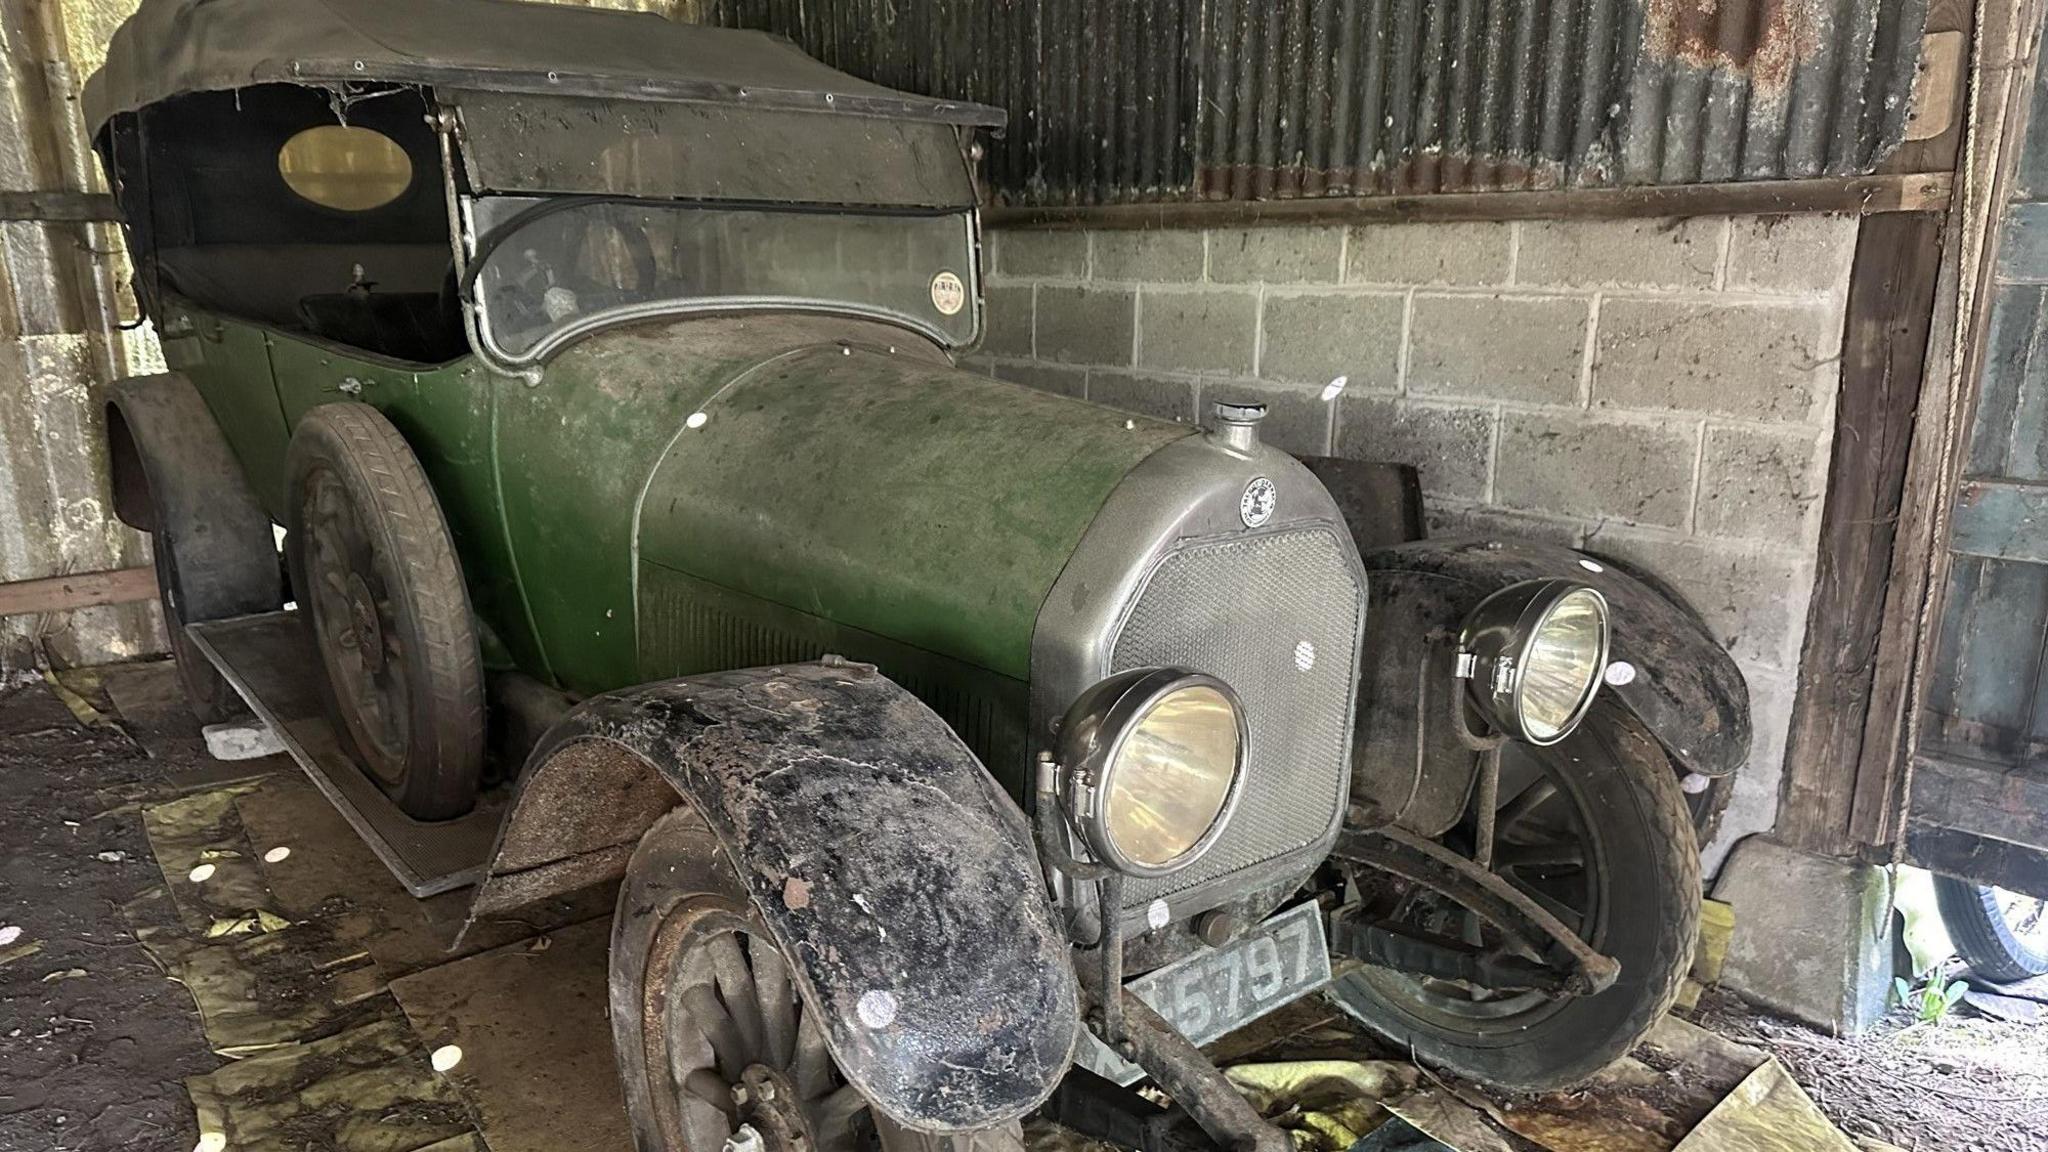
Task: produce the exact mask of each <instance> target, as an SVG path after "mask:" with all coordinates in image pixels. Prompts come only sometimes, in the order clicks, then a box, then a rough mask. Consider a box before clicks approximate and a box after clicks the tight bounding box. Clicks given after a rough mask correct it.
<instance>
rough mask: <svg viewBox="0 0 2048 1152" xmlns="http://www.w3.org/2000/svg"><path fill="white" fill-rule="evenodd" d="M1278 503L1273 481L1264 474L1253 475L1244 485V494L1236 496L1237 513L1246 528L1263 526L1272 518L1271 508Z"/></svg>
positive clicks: (1278, 498)
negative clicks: (1249, 481)
mask: <svg viewBox="0 0 2048 1152" xmlns="http://www.w3.org/2000/svg"><path fill="white" fill-rule="evenodd" d="M1279 504H1280V493H1279V491H1278V490H1277V489H1275V488H1274V487H1273V482H1272V481H1271V480H1268V479H1266V478H1265V477H1264V476H1255V477H1253V478H1252V482H1251V483H1249V484H1247V485H1245V486H1244V495H1242V496H1240V497H1238V498H1237V514H1238V516H1239V517H1240V518H1242V519H1243V520H1244V526H1245V527H1247V528H1260V527H1264V526H1265V523H1266V521H1268V520H1271V519H1272V518H1273V509H1274V508H1276V507H1278V506H1279Z"/></svg>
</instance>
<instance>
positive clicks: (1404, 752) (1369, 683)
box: [1353, 540, 1750, 835]
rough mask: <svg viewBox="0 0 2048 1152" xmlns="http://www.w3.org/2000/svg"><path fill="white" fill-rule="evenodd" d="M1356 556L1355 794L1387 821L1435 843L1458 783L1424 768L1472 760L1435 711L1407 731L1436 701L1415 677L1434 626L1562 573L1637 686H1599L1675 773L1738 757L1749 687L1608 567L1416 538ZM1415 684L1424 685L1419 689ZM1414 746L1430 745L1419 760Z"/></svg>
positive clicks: (1660, 600)
mask: <svg viewBox="0 0 2048 1152" xmlns="http://www.w3.org/2000/svg"><path fill="white" fill-rule="evenodd" d="M1364 560H1365V567H1366V572H1367V575H1368V579H1369V580H1370V581H1371V585H1372V590H1373V605H1372V610H1371V614H1370V615H1369V617H1368V619H1369V620H1370V621H1371V624H1370V625H1369V627H1370V628H1371V632H1370V633H1369V635H1368V637H1367V642H1366V643H1367V647H1366V653H1365V658H1364V659H1365V669H1364V676H1363V684H1364V687H1363V689H1362V694H1361V698H1360V702H1359V717H1360V720H1359V724H1360V732H1359V735H1358V741H1357V744H1356V747H1357V748H1358V749H1359V752H1358V753H1357V754H1356V757H1357V759H1356V763H1355V765H1354V771H1353V780H1354V785H1353V790H1354V793H1355V794H1356V795H1358V797H1359V798H1360V799H1362V800H1367V801H1369V802H1371V803H1373V804H1374V805H1376V806H1378V808H1379V809H1380V810H1381V811H1383V812H1385V813H1386V814H1387V815H1388V816H1389V817H1390V818H1393V819H1397V820H1399V821H1400V822H1401V823H1403V824H1404V825H1408V826H1410V827H1412V828H1414V829H1415V830H1416V831H1418V832H1422V833H1423V834H1425V835H1436V834H1438V833H1440V832H1442V831H1443V829H1444V828H1446V827H1448V826H1449V823H1450V822H1451V821H1454V820H1455V819H1456V817H1457V815H1458V813H1459V812H1461V811H1462V810H1463V805H1462V798H1463V791H1462V787H1463V786H1462V785H1458V784H1456V783H1455V782H1453V781H1450V780H1425V779H1421V778H1419V777H1420V776H1421V767H1420V766H1421V765H1423V764H1428V765H1429V766H1430V768H1431V770H1432V772H1436V771H1438V770H1440V769H1441V767H1442V766H1443V765H1444V764H1445V763H1446V762H1447V759H1448V760H1449V762H1458V758H1459V757H1460V756H1463V757H1464V758H1465V759H1469V758H1470V757H1469V755H1468V754H1465V753H1463V752H1462V750H1461V746H1460V745H1458V744H1457V742H1456V739H1455V737H1454V736H1453V735H1452V734H1451V733H1450V732H1448V731H1446V730H1445V729H1447V728H1448V725H1447V724H1444V723H1436V722H1435V721H1437V720H1438V719H1439V717H1438V716H1437V715H1434V714H1432V715H1430V716H1428V717H1426V718H1424V719H1427V720H1429V721H1431V723H1429V724H1426V725H1418V722H1417V721H1418V716H1417V700H1418V691H1427V692H1429V693H1439V692H1441V691H1442V690H1443V689H1444V687H1445V686H1446V684H1445V680H1444V677H1442V676H1438V675H1437V674H1436V673H1437V671H1438V670H1435V669H1431V670H1428V671H1427V672H1425V671H1424V670H1423V669H1421V668H1420V667H1419V666H1418V661H1420V660H1422V659H1423V658H1424V653H1426V652H1428V651H1429V650H1430V645H1429V644H1428V642H1427V639H1426V638H1427V637H1428V636H1429V635H1430V634H1431V633H1432V632H1437V631H1440V630H1445V629H1451V630H1455V629H1456V628H1457V627H1458V625H1459V623H1460V622H1462V621H1463V620H1464V618H1465V615H1466V614H1467V613H1468V612H1470V611H1471V610H1472V609H1473V607H1475V606H1476V605H1477V604H1478V603H1479V602H1480V601H1481V600H1483V599H1485V598H1486V597H1487V596H1488V595H1490V594H1491V593H1493V592H1495V591H1497V590H1499V589H1501V588H1504V587H1506V586H1508V585H1510V584H1515V583H1519V582H1521V581H1524V580H1536V579H1543V578H1546V577H1565V578H1568V579H1572V580H1577V581H1580V582H1581V583H1584V584H1587V585H1590V586H1591V587H1593V588H1595V589H1598V590H1599V592H1600V593H1601V595H1603V596H1605V597H1606V598H1607V603H1608V607H1609V609H1610V611H1611V618H1612V624H1613V647H1612V659H1613V660H1615V661H1622V662H1626V663H1627V664H1628V665H1629V666H1630V667H1631V668H1632V669H1633V671H1634V678H1633V679H1632V680H1629V681H1628V682H1627V683H1624V684H1619V685H1616V684H1613V683H1611V682H1610V683H1609V684H1607V685H1606V686H1604V687H1602V688H1601V689H1600V691H1601V693H1602V694H1603V695H1604V696H1607V697H1608V698H1610V699H1612V700H1614V701H1616V702H1618V703H1619V704H1621V705H1622V706H1623V707H1624V708H1626V709H1627V710H1628V711H1629V712H1630V713H1631V714H1633V715H1634V716H1635V717H1636V718H1637V719H1638V720H1640V721H1641V722H1642V724H1643V726H1644V727H1645V728H1647V729H1648V730H1649V731H1650V732H1651V733H1652V734H1653V735H1655V736H1656V738H1657V740H1658V742H1659V743H1661V744H1662V745H1663V746H1664V748H1665V750H1666V751H1668V752H1669V753H1670V754H1671V758H1672V759H1673V760H1674V761H1675V762H1676V763H1677V764H1678V765H1679V766H1680V767H1682V768H1684V769H1685V770H1687V771H1691V772H1697V773H1700V774H1701V775H1705V776H1725V775H1728V774H1729V773H1731V772H1734V771H1735V770H1736V769H1737V768H1740V767H1741V766H1742V765H1743V763H1744V762H1745V761H1746V760H1748V758H1749V748H1750V722H1749V688H1748V685H1747V684H1745V683H1744V682H1743V679H1742V670H1741V669H1740V668H1738V667H1736V664H1735V660H1734V659H1733V658H1732V657H1731V656H1729V655H1728V653H1727V652H1726V651H1725V650H1724V649H1723V648H1722V647H1721V645H1720V644H1719V643H1717V642H1716V641H1715V639H1714V637H1713V635H1712V634H1711V633H1710V632H1709V631H1708V630H1707V628H1706V626H1705V625H1704V624H1702V623H1701V622H1700V620H1699V618H1698V617H1697V616H1695V615H1694V614H1693V613H1692V612H1691V611H1690V610H1689V609H1688V608H1686V607H1685V606H1684V605H1683V604H1682V603H1681V602H1680V601H1678V599H1677V598H1676V597H1675V595H1673V594H1671V593H1669V592H1667V591H1665V590H1663V589H1661V588H1658V587H1656V586H1654V585H1653V584H1651V583H1650V582H1648V581H1647V580H1645V579H1643V578H1641V577H1639V576H1637V575H1634V574H1631V573H1629V572H1626V571H1623V570H1622V569H1621V568H1619V567H1617V566H1616V565H1615V564H1614V563H1613V562H1612V561H1609V560H1604V559H1598V558H1595V557H1592V556H1588V555H1586V554H1585V553H1582V552H1576V551H1573V550H1572V549H1569V548H1560V547H1557V546H1555V545H1549V544H1536V543H1521V542H1516V543H1508V542H1503V541H1495V540H1464V541H1418V542H1415V543H1410V544H1400V545H1396V546H1393V547H1388V548H1381V549H1377V550H1375V551H1372V552H1369V553H1367V554H1366V555H1365V557H1364ZM1445 674H1446V675H1447V674H1448V673H1447V670H1445ZM1422 681H1427V682H1428V683H1427V685H1426V687H1425V688H1419V687H1418V684H1419V682H1422ZM1421 699H1422V700H1423V701H1424V704H1423V706H1424V707H1426V708H1430V709H1432V710H1433V711H1443V710H1442V709H1438V708H1437V707H1436V704H1435V703H1431V702H1430V701H1432V700H1437V701H1439V702H1440V698H1439V697H1436V696H1424V697H1421ZM1418 740H1424V741H1427V742H1428V746H1427V747H1425V748H1423V749H1421V750H1420V751H1421V752H1422V755H1421V756H1418V748H1417V741H1418ZM1439 744H1441V745H1442V747H1441V748H1439V747H1437V745H1439ZM1437 753H1442V754H1437ZM1451 775H1456V774H1455V773H1452V774H1451ZM1453 792H1455V793H1456V796H1455V797H1453V796H1452V795H1451V793H1453Z"/></svg>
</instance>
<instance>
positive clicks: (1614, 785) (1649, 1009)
mask: <svg viewBox="0 0 2048 1152" xmlns="http://www.w3.org/2000/svg"><path fill="white" fill-rule="evenodd" d="M1497 820H1498V821H1499V826H1498V828H1497V832H1496V843H1495V866H1494V870H1495V871H1496V872H1497V873H1498V874H1499V875H1500V876H1501V877H1502V878H1504V879H1506V880H1507V881H1508V882H1509V883H1511V884H1513V885H1515V886H1516V887H1517V888H1520V889H1522V890H1523V891H1524V892H1525V893H1528V894H1529V895H1530V896H1532V897H1533V898H1535V899H1536V901H1537V902H1538V903H1540V904H1542V905H1543V906H1544V907H1546V908H1547V909H1549V910H1550V911H1551V912H1552V913H1553V914H1555V915H1556V916H1558V918H1559V919H1561V920H1563V921H1564V923H1565V924H1566V926H1568V927H1571V928H1573V929H1575V930H1576V931H1578V932H1579V934H1580V935H1581V936H1582V937H1584V938H1585V939H1586V940H1587V941H1588V942H1589V943H1590V944H1592V946H1593V947H1594V948H1595V949H1597V950H1599V951H1600V952H1603V953H1605V954H1606V955H1608V956H1611V957H1613V958H1614V959H1615V960H1617V961H1619V962H1620V964H1621V975H1620V978H1619V979H1618V980H1617V981H1616V982H1615V983H1614V985H1613V986H1612V987H1610V988H1609V989H1607V990H1606V991H1605V992H1601V993H1599V994H1598V995H1593V996H1580V997H1563V998H1559V999H1555V1000H1552V999H1547V998H1545V997H1544V996H1542V995H1541V994H1540V993H1534V992H1528V993H1512V992H1502V993H1488V992H1485V991H1482V990H1477V989H1473V988H1471V987H1469V986H1466V985H1463V984H1459V983H1456V982H1451V981H1440V980H1433V979H1427V978H1423V977H1418V976H1412V975H1409V974H1406V973H1402V972H1396V971H1393V970H1391V969H1386V968H1375V967H1366V968H1363V969H1360V970H1358V971H1355V972H1351V973H1348V974H1346V975H1345V976H1344V977H1342V978H1341V979H1339V980H1338V982H1337V986H1336V993H1337V997H1338V1000H1339V1001H1340V1003H1342V1004H1343V1005H1344V1007H1345V1008H1346V1009H1348V1010H1349V1011H1350V1012H1351V1013H1352V1014H1353V1015H1356V1016H1357V1017H1359V1018H1360V1019H1361V1020H1363V1021H1364V1022H1365V1023H1366V1024H1367V1025H1369V1026H1370V1027H1372V1028H1373V1029H1374V1030H1376V1031H1378V1032H1380V1033H1382V1034H1384V1035H1385V1036H1386V1037H1387V1038H1388V1039H1390V1040H1392V1041H1393V1042H1394V1043H1395V1044H1396V1045H1398V1046H1399V1047H1401V1048H1403V1049H1407V1050H1412V1051H1413V1052H1414V1053H1415V1054H1416V1055H1417V1056H1419V1057H1421V1058H1422V1059H1423V1060H1425V1061H1427V1062H1430V1063H1434V1064H1438V1065H1441V1066H1443V1067H1446V1068H1449V1069H1451V1070H1452V1071H1454V1072H1457V1073H1458V1074H1460V1075H1463V1076H1467V1077H1470V1078H1472V1079H1477V1080H1484V1081H1487V1082H1489V1083H1493V1084H1498V1085H1501V1086H1503V1087H1507V1088H1512V1089H1516V1090H1521V1091H1532V1092H1541V1091H1552V1090H1555V1089H1559V1088H1565V1087H1569V1086H1571V1085H1574V1084H1577V1083H1580V1082H1582V1081H1584V1080H1585V1079H1586V1078H1588V1077H1590V1076H1592V1075H1593V1074H1594V1073H1596V1072H1598V1071H1600V1070H1601V1069H1602V1068H1605V1067H1606V1066H1607V1065H1608V1064H1610V1063H1612V1062H1614V1061H1615V1060H1617V1059H1620V1058H1621V1057H1622V1056H1624V1055H1627V1053H1628V1052H1629V1050H1630V1049H1631V1048H1633V1047H1635V1045H1636V1043H1637V1042H1638V1041H1640V1040H1641V1039H1642V1038H1643V1036H1644V1035H1646V1034H1647V1033H1648V1032H1649V1030H1650V1029H1651V1027H1652V1026H1654V1025H1655V1024H1656V1022H1657V1020H1658V1018H1659V1017H1661V1016H1663V1014H1664V1013H1665V1011H1666V1010H1667V1009H1669V1008H1670V1007H1671V1002H1672V1000H1673V999H1674V998H1675V997H1676V996H1677V994H1678V986H1679V983H1680V981H1681V980H1683V978H1684V976H1685V973H1686V971H1687V970H1688V969H1689V968H1690V967H1691V966H1692V953H1693V945H1694V940H1695V938H1696V936H1697V934H1698V931H1699V910H1700V870H1699V849H1698V847H1697V846H1696V844H1695V843H1694V840H1693V828H1692V813H1691V812H1690V811H1689V810H1688V807H1687V805H1686V798H1685V794H1684V792H1683V791H1682V790H1681V789H1680V788H1679V786H1678V780H1677V778H1676V776H1675V775H1674V774H1673V772H1672V769H1671V764H1670V762H1669V761H1668V760H1667V759H1666V757H1665V755H1664V753H1663V750H1662V749H1661V748H1659V747H1658V745H1657V742H1656V740H1655V739H1653V738H1652V737H1651V736H1650V735H1649V734H1648V733H1647V732H1645V731H1643V729H1642V728H1641V727H1640V726H1639V725H1637V724H1635V723H1633V722H1631V721H1628V720H1627V719H1625V718H1617V717H1610V716H1607V715H1604V714H1596V715H1594V716H1591V717H1588V718H1587V720H1586V722H1585V724H1584V725H1582V726H1581V727H1580V729H1579V731H1578V732H1576V733H1574V734H1573V735H1572V736H1571V737H1570V738H1569V739H1567V740H1565V741H1564V742H1563V743H1561V744H1557V745H1554V746H1552V747H1550V748H1530V747H1527V746H1523V745H1516V744H1509V745H1508V746H1507V747H1506V748H1504V749H1503V750H1502V777H1501V789H1500V806H1499V808H1498V810H1497ZM1395 915H1396V917H1397V919H1399V920H1401V921H1402V922H1404V923H1409V924H1412V925H1415V926H1418V927H1421V928H1423V929H1425V930H1428V931H1435V932H1438V933H1440V934H1447V935H1452V936H1455V935H1457V934H1459V933H1460V932H1461V931H1464V930H1465V928H1466V923H1465V917H1464V914H1463V913H1461V912H1459V911H1457V910H1455V909H1447V908H1445V907H1443V906H1442V905H1441V904H1432V903H1431V902H1430V901H1428V900H1421V899H1417V898H1413V897H1411V898H1409V899H1408V900H1406V901H1404V903H1403V905H1402V906H1401V907H1399V908H1397V909H1396V912H1395ZM1491 937H1492V930H1491V929H1486V930H1485V932H1484V934H1483V938H1482V940H1481V943H1482V944H1490V943H1493V942H1494V941H1493V940H1492V938H1491Z"/></svg>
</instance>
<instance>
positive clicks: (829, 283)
mask: <svg viewBox="0 0 2048 1152" xmlns="http://www.w3.org/2000/svg"><path fill="white" fill-rule="evenodd" d="M475 218H476V225H477V231H478V233H479V235H480V236H481V237H482V241H481V242H480V244H479V246H478V256H479V257H480V263H478V264H477V266H476V267H475V269H474V275H475V277H476V280H475V288H474V291H475V293H476V297H477V299H478V300H480V301H481V303H482V306H483V312H482V324H481V328H482V334H483V337H484V339H485V341H486V342H487V343H489V345H490V346H491V350H492V351H493V352H495V353H497V354H498V355H500V356H502V357H504V358H505V359H506V360H510V361H514V362H522V361H528V360H533V359H538V358H539V357H541V356H544V355H546V354H547V353H548V352H549V351H550V350H551V349H552V348H553V347H555V346H556V345H558V344H560V343H561V342H562V341H564V340H566V339H568V338H569V337H571V336H574V335H576V334H578V333H581V332H586V331H589V330H590V329H592V328H595V327H600V326H603V325H607V324H612V323H618V322H621V321H624V320H631V319H636V318H641V317H646V316H653V315H661V314H666V313H675V312H688V311H694V310H707V311H709V310H733V309H747V308H762V309H776V308H797V309H805V310H814V311H837V312H846V313H850V314H855V315H862V316H872V317H879V318H882V319H887V320H893V321H895V322H897V323H901V324H904V325H907V326H909V327H912V328H915V329H917V330H919V331H922V332H924V333H926V334H928V335H929V336H930V337H931V338H932V339H933V340H936V341H938V342H939V343H940V344H943V345H946V346H948V347H958V346H961V345H964V344H968V343H971V342H972V341H973V339H974V336H975V328H976V311H977V309H976V307H975V301H976V292H977V288H976V285H975V281H974V252H973V230H972V217H971V216H970V215H969V214H968V213H966V212H945V213H931V212H901V211H894V212H875V211H860V210H853V209H830V210H824V209H811V208H793V207H775V208H754V207H733V206H729V205H718V204H711V205H702V204H687V203H676V202H654V201H641V200H605V199H580V200H579V199H548V200H536V199H528V198H520V197H491V198H488V199H484V200H479V201H477V202H476V206H475Z"/></svg>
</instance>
